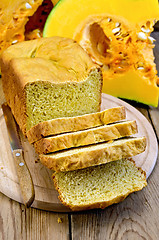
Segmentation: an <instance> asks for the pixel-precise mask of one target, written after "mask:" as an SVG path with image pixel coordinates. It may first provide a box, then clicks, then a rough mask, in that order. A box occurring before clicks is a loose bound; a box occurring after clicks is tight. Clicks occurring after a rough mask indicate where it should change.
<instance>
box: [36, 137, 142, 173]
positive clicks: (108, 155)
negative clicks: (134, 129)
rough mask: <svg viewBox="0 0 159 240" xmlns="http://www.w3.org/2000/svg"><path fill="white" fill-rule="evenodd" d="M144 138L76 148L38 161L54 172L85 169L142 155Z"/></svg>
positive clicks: (44, 156)
mask: <svg viewBox="0 0 159 240" xmlns="http://www.w3.org/2000/svg"><path fill="white" fill-rule="evenodd" d="M145 148H146V138H145V137H140V138H123V139H118V140H114V141H110V142H106V143H98V144H96V145H90V146H86V147H78V148H74V149H70V150H63V151H59V152H55V153H50V154H40V155H39V156H40V160H41V163H42V164H43V165H45V166H46V167H47V168H49V169H52V170H54V171H56V172H59V171H72V170H76V169H81V168H86V167H90V166H94V165H99V164H102V163H107V162H110V161H116V160H119V159H122V158H128V157H132V156H135V155H137V154H139V153H142V152H143V151H144V150H145Z"/></svg>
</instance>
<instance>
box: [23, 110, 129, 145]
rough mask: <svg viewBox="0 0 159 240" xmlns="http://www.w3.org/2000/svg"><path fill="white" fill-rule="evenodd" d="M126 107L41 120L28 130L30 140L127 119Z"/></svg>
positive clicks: (31, 141) (33, 140)
mask: <svg viewBox="0 0 159 240" xmlns="http://www.w3.org/2000/svg"><path fill="white" fill-rule="evenodd" d="M125 117H126V113H125V107H123V106H120V107H114V108H110V109H106V110H104V111H101V112H97V113H91V114H86V115H82V116H77V117H67V118H58V119H52V120H49V121H45V122H41V123H39V124H37V125H35V126H34V127H32V128H31V129H30V130H29V131H27V137H28V141H29V142H30V143H33V142H35V141H38V140H40V139H41V138H43V137H46V136H49V135H57V134H60V133H65V132H75V131H80V130H84V129H89V128H92V127H97V126H102V125H104V124H109V123H113V122H117V121H120V120H123V119H125Z"/></svg>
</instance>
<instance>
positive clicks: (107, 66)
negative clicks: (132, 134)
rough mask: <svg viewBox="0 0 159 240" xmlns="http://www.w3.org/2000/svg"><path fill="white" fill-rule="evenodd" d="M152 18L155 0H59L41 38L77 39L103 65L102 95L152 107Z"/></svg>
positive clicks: (158, 10) (158, 91) (156, 91)
mask: <svg viewBox="0 0 159 240" xmlns="http://www.w3.org/2000/svg"><path fill="white" fill-rule="evenodd" d="M79 9H81V11H79ZM66 13H67V14H66ZM156 19H159V7H158V1H157V0H151V1H150V0H120V1H119V0H111V1H110V0H94V1H92V0H76V1H74V0H61V1H59V2H58V3H57V4H56V6H55V7H54V8H53V10H52V11H51V13H50V15H49V17H48V18H47V21H46V24H45V27H44V31H43V36H44V37H51V36H62V37H68V38H73V39H74V40H76V41H77V42H78V43H79V44H80V45H81V46H82V47H83V48H84V49H85V51H86V52H87V53H88V54H89V56H90V57H91V58H92V60H93V61H94V62H95V63H96V64H98V65H100V66H101V68H102V72H103V90H102V91H103V92H104V93H107V94H111V95H113V96H116V97H121V98H126V99H131V100H135V101H138V102H142V103H145V104H149V105H152V106H155V107H156V106H157V105H158V96H159V88H158V87H157V81H158V77H157V71H156V65H155V63H154V56H153V47H154V41H155V40H154V39H153V38H152V37H151V36H150V34H151V32H152V31H153V25H154V23H155V20H156Z"/></svg>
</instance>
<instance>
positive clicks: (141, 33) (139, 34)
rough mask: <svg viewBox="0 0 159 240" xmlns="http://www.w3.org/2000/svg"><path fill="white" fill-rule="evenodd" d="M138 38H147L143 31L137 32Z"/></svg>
mask: <svg viewBox="0 0 159 240" xmlns="http://www.w3.org/2000/svg"><path fill="white" fill-rule="evenodd" d="M138 39H139V40H142V41H145V40H146V39H147V36H146V34H145V33H143V32H139V33H138Z"/></svg>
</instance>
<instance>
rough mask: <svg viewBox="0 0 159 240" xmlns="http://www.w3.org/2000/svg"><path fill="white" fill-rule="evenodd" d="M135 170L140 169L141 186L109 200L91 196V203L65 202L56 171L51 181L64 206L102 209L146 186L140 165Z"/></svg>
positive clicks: (75, 209) (79, 208)
mask: <svg viewBox="0 0 159 240" xmlns="http://www.w3.org/2000/svg"><path fill="white" fill-rule="evenodd" d="M125 160H126V161H131V162H132V164H134V166H136V165H135V162H134V161H133V160H132V159H125ZM136 168H137V170H138V171H140V173H141V175H142V178H143V184H142V186H141V185H140V186H138V187H136V188H134V189H133V190H132V191H131V190H128V191H127V193H126V194H124V195H123V194H121V195H118V196H116V197H115V198H113V199H111V200H109V201H102V202H93V198H92V203H90V204H80V205H76V204H73V203H72V204H69V203H67V201H66V200H65V198H64V197H63V193H62V191H61V190H60V187H59V186H58V181H57V178H56V173H53V175H52V179H53V182H54V186H55V189H56V190H57V191H58V193H59V196H58V198H59V200H60V201H61V202H62V204H63V205H65V206H66V207H69V208H70V209H71V210H72V211H84V210H90V209H95V208H101V209H104V208H106V207H108V206H110V205H112V204H115V203H119V202H122V201H123V200H124V199H125V198H126V197H127V196H128V195H130V194H131V193H133V192H136V191H140V190H142V188H144V187H146V186H147V182H146V173H145V171H143V170H142V169H141V168H140V167H137V166H136Z"/></svg>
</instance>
